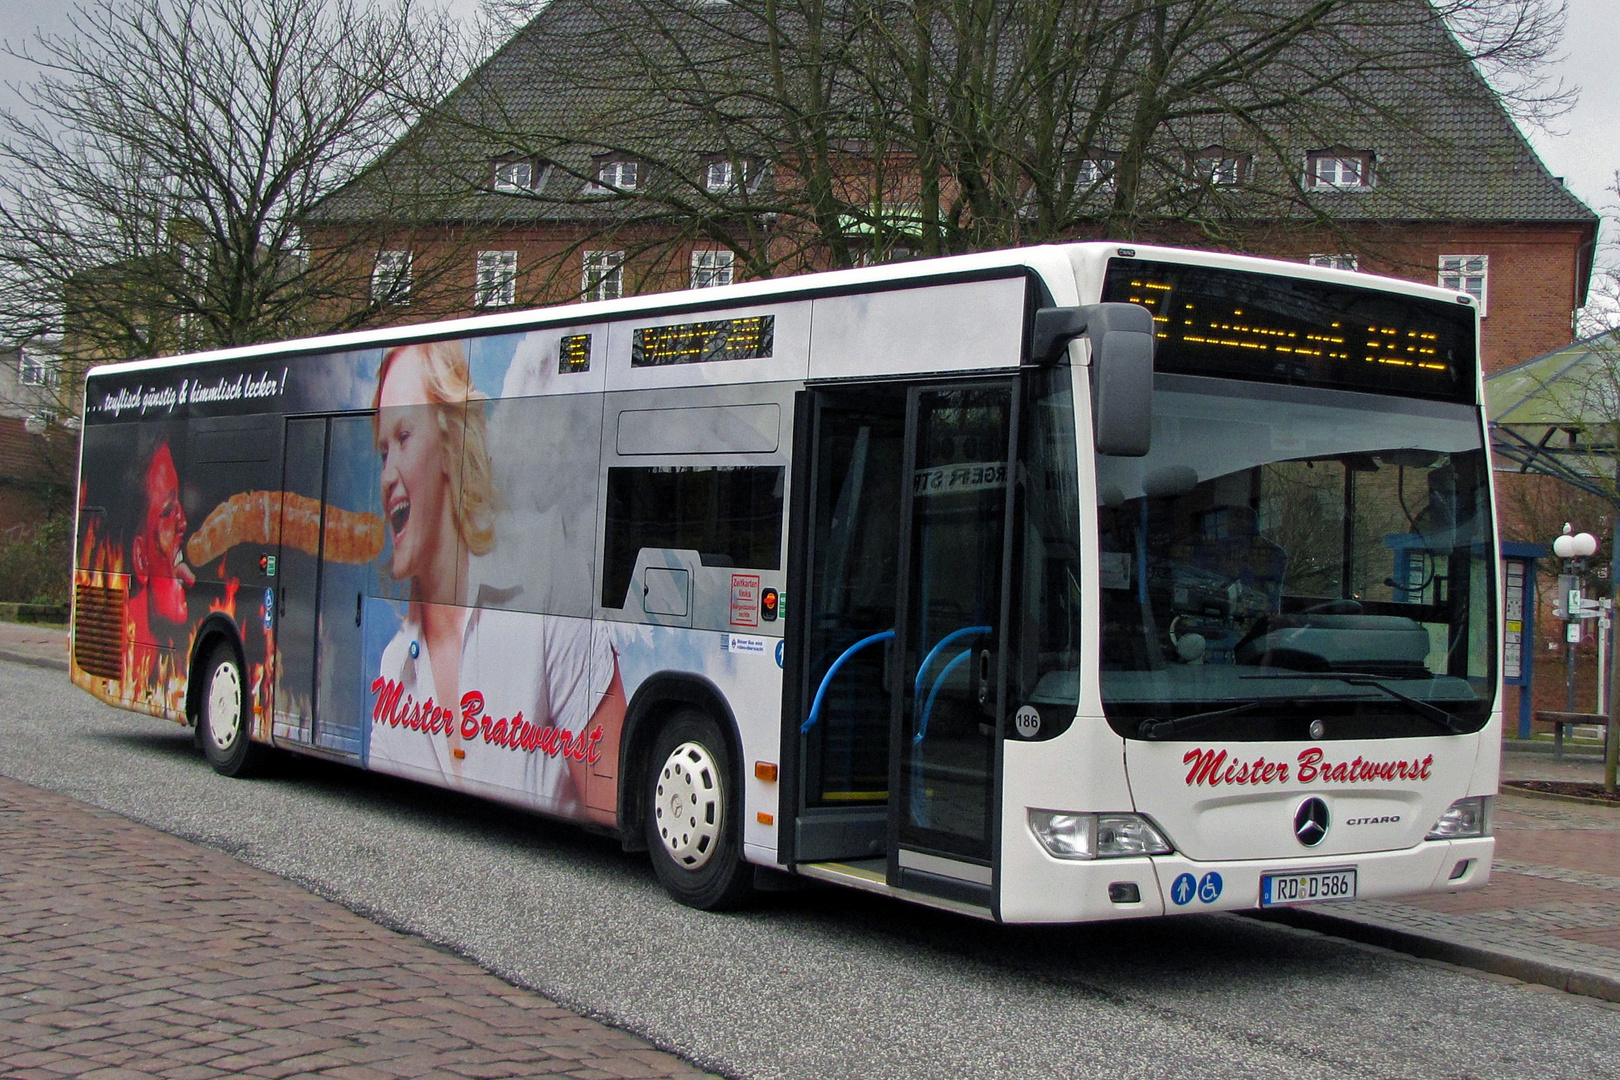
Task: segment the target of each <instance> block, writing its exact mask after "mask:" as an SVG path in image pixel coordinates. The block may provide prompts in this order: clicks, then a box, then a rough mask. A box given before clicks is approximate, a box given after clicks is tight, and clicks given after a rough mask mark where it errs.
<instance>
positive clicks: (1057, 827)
mask: <svg viewBox="0 0 1620 1080" xmlns="http://www.w3.org/2000/svg"><path fill="white" fill-rule="evenodd" d="M1029 831H1030V832H1032V833H1034V834H1035V839H1037V840H1039V841H1040V842H1041V847H1043V848H1045V849H1046V851H1047V854H1049V855H1051V856H1052V857H1053V858H1056V859H1121V858H1126V857H1129V856H1132V855H1168V854H1169V853H1170V851H1171V847H1170V842H1169V841H1168V840H1166V839H1165V838H1164V834H1163V833H1161V832H1159V830H1158V829H1156V828H1155V827H1154V826H1153V823H1152V822H1151V821H1149V820H1148V819H1147V818H1145V817H1143V816H1142V815H1140V814H1071V813H1067V812H1065V811H1062V810H1031V811H1030V812H1029Z"/></svg>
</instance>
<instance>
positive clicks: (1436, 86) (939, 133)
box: [440, 0, 1567, 276]
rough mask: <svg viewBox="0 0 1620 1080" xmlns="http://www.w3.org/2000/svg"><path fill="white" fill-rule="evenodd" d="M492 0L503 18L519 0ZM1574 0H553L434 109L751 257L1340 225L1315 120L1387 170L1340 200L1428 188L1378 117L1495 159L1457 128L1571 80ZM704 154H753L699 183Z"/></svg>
mask: <svg viewBox="0 0 1620 1080" xmlns="http://www.w3.org/2000/svg"><path fill="white" fill-rule="evenodd" d="M491 3H492V7H491V10H493V11H496V12H497V14H499V15H501V16H504V17H505V18H506V19H507V20H508V21H509V22H515V21H516V19H517V16H518V13H521V12H523V11H524V10H525V8H526V6H527V5H526V4H525V2H524V0H491ZM529 10H533V8H529ZM1562 15H1563V12H1562V6H1561V3H1559V2H1558V0H1435V2H1430V0H1098V2H1093V3H1067V2H1062V0H727V2H725V3H713V2H705V0H554V2H552V3H550V4H548V5H545V6H544V7H543V8H540V9H539V13H538V15H536V17H535V18H534V20H533V21H532V22H531V23H530V24H528V26H527V27H526V28H525V29H524V30H522V31H520V32H519V33H518V35H517V37H516V38H514V39H513V42H512V43H511V44H510V45H509V46H508V48H507V49H506V50H504V51H503V54H502V55H500V56H497V57H496V59H495V60H494V61H492V62H491V64H490V65H489V66H487V67H486V69H485V72H484V73H481V75H483V74H486V73H497V74H498V73H508V74H509V73H511V72H513V71H515V70H518V69H519V68H521V69H522V70H523V71H524V72H525V73H527V75H528V76H529V78H527V79H525V80H523V81H522V82H521V83H517V82H514V81H513V80H510V79H503V78H500V77H488V78H485V77H481V76H475V77H474V78H473V79H472V80H470V81H469V83H468V84H466V85H465V86H464V87H463V88H462V89H461V91H459V93H458V97H457V98H456V99H454V100H452V101H451V102H448V103H446V109H445V115H444V116H443V117H441V118H440V119H441V122H443V123H447V124H450V125H455V124H460V125H462V131H463V136H462V142H463V143H464V144H465V145H467V146H469V147H472V146H478V147H483V148H486V151H487V150H488V149H489V148H494V147H499V148H501V150H502V151H504V152H510V153H513V154H527V155H532V156H533V157H535V158H536V159H537V160H544V161H546V162H548V163H549V164H550V166H551V167H552V168H553V169H554V170H556V171H557V172H558V173H560V174H563V175H565V176H566V177H567V179H568V180H569V181H570V182H569V183H565V184H550V185H547V186H546V188H545V189H544V190H538V191H535V192H532V193H527V192H525V193H514V194H513V197H514V198H527V199H530V200H532V201H538V202H540V203H543V204H550V205H551V207H552V208H553V209H556V210H561V209H563V208H565V207H567V208H572V209H573V210H576V211H577V209H578V206H579V203H580V201H581V200H580V194H581V191H582V190H588V187H589V185H590V183H591V181H592V180H593V175H592V169H593V162H594V161H595V160H598V159H599V158H600V157H602V156H603V155H609V154H623V155H625V156H628V157H632V158H634V159H635V160H637V161H639V162H641V163H642V164H643V167H644V171H643V173H641V174H640V176H641V181H640V182H639V183H638V184H637V185H636V187H635V188H634V189H633V190H630V189H619V188H614V187H612V186H609V187H608V188H607V189H606V190H604V191H598V192H597V193H596V196H595V197H596V199H597V202H596V204H595V209H594V210H592V211H591V212H589V213H587V214H584V215H583V217H580V218H579V220H580V229H581V236H582V239H581V240H580V243H581V244H592V245H595V244H597V243H599V242H600V240H601V239H603V238H612V239H613V240H614V241H615V242H616V243H618V244H620V245H621V246H636V245H639V246H640V247H642V248H644V249H657V248H659V247H660V246H663V247H665V248H667V249H668V250H676V249H679V248H680V247H681V246H682V245H690V244H691V243H693V242H694V241H698V240H701V241H704V242H706V243H711V244H718V245H721V246H724V247H728V248H730V249H731V250H733V251H734V252H735V253H736V256H737V258H738V259H739V260H740V261H741V263H742V264H743V265H744V266H746V268H747V272H748V273H749V274H750V275H752V276H768V275H771V274H777V273H784V272H794V271H798V270H801V269H804V268H806V267H809V266H825V265H835V266H836V265H850V264H852V263H855V262H857V261H861V260H865V259H874V258H876V259H882V258H885V257H888V256H890V255H891V254H894V253H896V252H898V251H905V252H909V253H913V254H946V253H951V252H960V251H969V250H980V249H985V248H993V247H1005V246H1011V245H1017V244H1027V243H1037V242H1043V241H1047V240H1052V239H1061V238H1073V237H1076V236H1086V235H1107V236H1111V237H1117V238H1121V239H1131V238H1143V239H1150V238H1155V237H1158V236H1167V235H1168V236H1181V237H1187V236H1189V235H1190V236H1201V237H1204V238H1210V239H1216V240H1225V241H1234V238H1237V237H1241V236H1243V235H1245V234H1252V233H1253V231H1254V230H1256V229H1258V228H1266V227H1267V224H1266V223H1275V224H1280V225H1281V226H1283V227H1286V228H1290V229H1298V228H1299V227H1300V226H1301V225H1306V226H1314V227H1317V228H1320V229H1324V230H1328V231H1332V230H1334V229H1336V228H1338V227H1339V225H1340V218H1339V215H1340V213H1341V211H1342V210H1343V209H1344V208H1345V207H1346V203H1345V200H1343V199H1342V198H1340V199H1336V198H1335V195H1336V194H1337V192H1338V183H1337V181H1334V182H1329V183H1323V184H1317V183H1315V180H1316V177H1314V176H1313V175H1311V174H1310V173H1308V171H1307V170H1306V169H1305V168H1304V167H1303V166H1304V162H1302V160H1301V155H1302V150H1303V149H1306V148H1322V149H1324V150H1328V151H1333V150H1335V149H1342V150H1343V151H1344V152H1345V160H1347V161H1355V162H1357V167H1359V168H1362V169H1364V170H1366V173H1365V175H1366V176H1367V177H1368V179H1369V180H1371V179H1376V180H1377V184H1376V190H1375V191H1371V192H1369V193H1368V197H1367V198H1364V199H1362V200H1360V202H1358V203H1357V204H1356V207H1355V210H1356V212H1357V213H1364V212H1365V213H1366V214H1369V215H1371V214H1376V215H1379V216H1382V217H1385V218H1403V217H1410V216H1412V212H1413V211H1415V210H1418V209H1420V205H1419V204H1420V203H1421V200H1422V199H1424V198H1425V197H1428V196H1429V194H1430V192H1429V191H1425V190H1423V186H1422V185H1417V184H1413V183H1411V177H1410V176H1409V175H1408V176H1404V177H1403V176H1401V175H1396V174H1389V175H1384V174H1383V172H1382V170H1383V163H1382V162H1380V161H1377V160H1375V159H1374V157H1373V155H1371V154H1370V153H1367V154H1363V151H1367V150H1368V149H1369V148H1373V147H1376V146H1379V145H1383V144H1387V143H1388V142H1389V141H1390V139H1391V136H1392V133H1398V134H1399V137H1400V138H1401V140H1402V141H1403V142H1405V143H1407V144H1408V145H1413V144H1418V145H1420V146H1421V151H1420V153H1419V154H1418V156H1420V157H1422V158H1423V159H1424V160H1425V167H1427V168H1429V169H1432V170H1434V171H1435V172H1437V173H1440V172H1443V171H1444V170H1446V169H1447V168H1466V169H1475V168H1480V167H1482V166H1483V167H1485V168H1489V167H1490V165H1489V163H1488V162H1485V163H1482V162H1481V161H1479V160H1478V156H1477V150H1478V147H1477V145H1476V144H1475V143H1472V142H1470V141H1469V135H1470V133H1471V132H1473V131H1475V130H1477V129H1479V127H1480V126H1481V125H1486V126H1491V125H1494V127H1493V130H1495V131H1498V132H1504V131H1507V125H1508V121H1507V119H1506V116H1505V115H1504V109H1505V110H1506V112H1507V113H1509V114H1512V115H1514V116H1516V117H1519V118H1521V119H1528V120H1532V121H1534V120H1537V119H1543V118H1545V117H1547V116H1548V115H1550V114H1554V113H1556V112H1557V111H1558V109H1559V108H1560V107H1561V106H1562V105H1563V104H1565V103H1567V95H1565V94H1564V92H1563V90H1562V88H1561V87H1557V86H1549V85H1548V84H1547V83H1546V82H1545V81H1544V80H1542V79H1541V78H1540V77H1539V72H1540V70H1541V65H1542V63H1543V62H1544V61H1545V60H1546V59H1547V58H1548V55H1549V52H1550V50H1551V49H1553V48H1554V47H1555V46H1556V42H1557V40H1558V34H1559V31H1560V27H1561V22H1562ZM1487 80H1489V82H1487ZM517 86H521V90H520V91H518V92H516V93H514V92H513V91H514V88H515V87H517ZM1441 116H1443V117H1446V118H1447V120H1448V121H1451V120H1454V121H1456V122H1455V123H1450V122H1447V123H1437V122H1436V118H1437V117H1441ZM1459 132H1460V133H1462V134H1461V135H1459V134H1458V133H1459ZM1509 137H1510V138H1516V136H1509ZM1471 154H1473V155H1475V157H1474V158H1473V159H1472V160H1470V155H1471ZM715 163H724V164H729V165H730V166H731V169H730V172H729V175H730V176H732V177H736V178H739V179H740V180H743V181H745V182H739V183H734V184H732V185H729V186H728V185H719V186H716V185H715V184H713V183H710V182H709V180H708V178H709V177H710V176H711V175H712V174H710V173H709V172H708V171H707V170H708V166H709V165H711V164H715ZM720 175H727V173H725V172H724V170H722V172H721V173H720ZM1403 181H1404V183H1403ZM1368 186H1374V185H1371V184H1369V185H1368ZM1374 203H1376V204H1377V205H1376V208H1375V209H1373V208H1372V207H1373V204H1374ZM586 237H588V239H585V238H586Z"/></svg>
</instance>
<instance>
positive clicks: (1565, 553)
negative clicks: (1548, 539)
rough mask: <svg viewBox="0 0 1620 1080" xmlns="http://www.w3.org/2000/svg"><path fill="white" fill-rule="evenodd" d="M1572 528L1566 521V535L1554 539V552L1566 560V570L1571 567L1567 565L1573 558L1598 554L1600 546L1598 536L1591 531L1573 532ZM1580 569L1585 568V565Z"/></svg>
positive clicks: (1583, 557)
mask: <svg viewBox="0 0 1620 1080" xmlns="http://www.w3.org/2000/svg"><path fill="white" fill-rule="evenodd" d="M1571 528H1572V526H1571V525H1570V523H1569V522H1567V521H1566V522H1564V535H1563V536H1560V537H1559V538H1558V539H1556V540H1554V541H1553V544H1552V549H1553V554H1554V555H1556V556H1558V557H1559V558H1560V559H1563V560H1564V561H1565V563H1566V565H1565V567H1564V569H1565V570H1566V571H1569V570H1570V569H1571V568H1570V567H1569V566H1568V565H1567V564H1568V562H1569V561H1570V560H1571V559H1587V558H1590V557H1591V556H1593V555H1596V554H1597V547H1598V542H1597V537H1595V536H1593V535H1592V534H1591V533H1589V532H1579V533H1573V534H1572V533H1571V532H1570V529H1571ZM1579 569H1584V567H1581V568H1579Z"/></svg>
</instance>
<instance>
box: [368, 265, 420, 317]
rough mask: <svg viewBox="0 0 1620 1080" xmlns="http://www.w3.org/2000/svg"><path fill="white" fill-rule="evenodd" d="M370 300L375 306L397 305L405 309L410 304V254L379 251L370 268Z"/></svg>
mask: <svg viewBox="0 0 1620 1080" xmlns="http://www.w3.org/2000/svg"><path fill="white" fill-rule="evenodd" d="M371 299H372V302H373V303H377V304H398V305H400V306H401V307H405V306H407V305H409V304H410V302H411V253H410V252H409V251H379V252H377V261H376V263H374V264H373V265H372V267H371Z"/></svg>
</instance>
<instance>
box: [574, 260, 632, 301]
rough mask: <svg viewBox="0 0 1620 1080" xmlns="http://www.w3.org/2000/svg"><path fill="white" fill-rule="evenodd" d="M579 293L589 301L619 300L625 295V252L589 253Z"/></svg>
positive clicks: (581, 276) (581, 277) (580, 280)
mask: <svg viewBox="0 0 1620 1080" xmlns="http://www.w3.org/2000/svg"><path fill="white" fill-rule="evenodd" d="M579 291H580V292H581V293H583V294H584V296H585V299H587V300H617V299H618V298H619V297H621V296H623V295H624V252H622V251H587V252H586V253H585V271H584V273H583V274H581V275H580V279H579Z"/></svg>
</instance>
